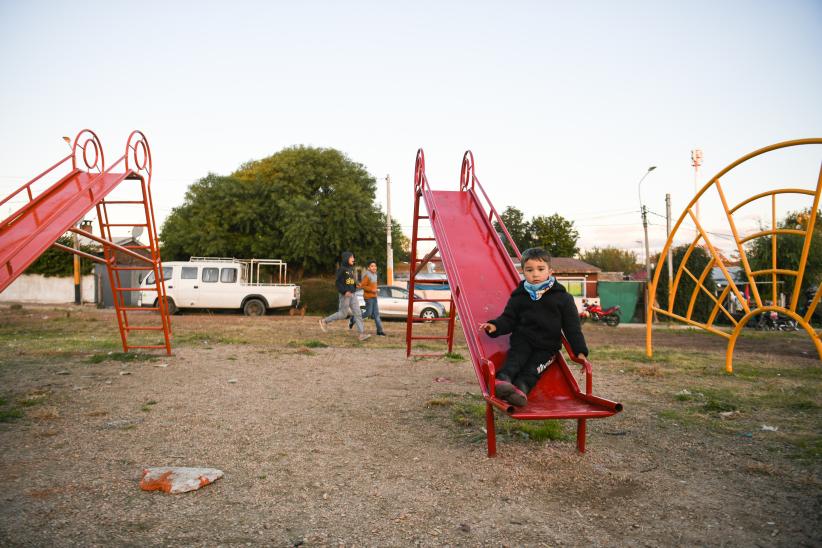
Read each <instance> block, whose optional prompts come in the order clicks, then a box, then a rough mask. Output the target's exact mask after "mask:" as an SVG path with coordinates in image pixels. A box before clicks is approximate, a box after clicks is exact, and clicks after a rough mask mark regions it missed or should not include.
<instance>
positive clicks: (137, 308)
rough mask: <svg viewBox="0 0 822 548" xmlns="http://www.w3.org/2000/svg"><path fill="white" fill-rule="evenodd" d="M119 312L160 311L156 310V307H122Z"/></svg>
mask: <svg viewBox="0 0 822 548" xmlns="http://www.w3.org/2000/svg"><path fill="white" fill-rule="evenodd" d="M120 310H123V311H125V312H151V311H158V310H160V309H159V308H157V307H149V308H143V307H141V306H124V307H121V308H120Z"/></svg>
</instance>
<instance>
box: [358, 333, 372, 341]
mask: <svg viewBox="0 0 822 548" xmlns="http://www.w3.org/2000/svg"><path fill="white" fill-rule="evenodd" d="M358 338H359V339H360V340H361V341H364V340H367V339H370V338H371V335H369V334H367V333H362V334H361V335H360V336H359V337H358Z"/></svg>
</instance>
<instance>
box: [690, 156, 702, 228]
mask: <svg viewBox="0 0 822 548" xmlns="http://www.w3.org/2000/svg"><path fill="white" fill-rule="evenodd" d="M691 165H692V166H694V196H696V193H697V190H699V187H698V186H697V185H698V177H699V166H701V165H702V149H699V148H695V149H693V150H692V151H691ZM696 220H697V221H699V220H700V218H699V200H697V202H696Z"/></svg>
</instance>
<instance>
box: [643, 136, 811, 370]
mask: <svg viewBox="0 0 822 548" xmlns="http://www.w3.org/2000/svg"><path fill="white" fill-rule="evenodd" d="M818 144H822V138H809V139H795V140H792V141H784V142H781V143H776V144H773V145H770V146H767V147H763V148H760V149H757V150H755V151H753V152H751V153H749V154H746V155H745V156H742V157H741V158H739V159H737V160H736V161H734V162H732V163H731V164H729V165H728V166H726V167H725V168H723V169H722V170H721V171H720V172H719V173H717V174H716V175H715V176H714V177H713V178H712V179H711V180H710V181H708V182H707V183H706V184H705V185H704V186H703V187H702V188H701V189H699V191H697V193H696V194H695V195H694V197H693V198H692V199H691V201H690V202H689V203H688V205H687V206H686V207H685V209H684V210H683V212H682V214H681V215H680V216H679V218H678V219H677V221H676V223H675V225H674V227H673V229H672V230H671V232H670V234H669V236H668V239H667V240H666V242H665V246H664V247H663V249H662V252H661V253H660V261H659V265H658V267H657V269H656V272H655V273H654V276H653V279H652V280H649V283H650V286H649V288H648V295H649V298H648V302H647V303H646V321H645V353H646V354H647V355H648V357H652V356H653V332H652V325H651V322H652V320H653V313H654V311H656V312H658V313H660V314H663V315H665V316H668V317H671V318H673V319H676V320H678V321H681V322H683V323H686V324H689V325H692V326H695V327H700V328H702V329H705V330H706V331H708V332H709V333H712V334H715V335H719V336H722V337H725V338H728V339H729V343H728V349H727V351H726V370H727V371H728V372H729V373H731V372H732V371H733V369H732V360H733V350H734V347H735V345H736V339H737V338H738V337H739V334H740V333H741V331H742V328H743V327H744V326H745V324H746V323H747V322H748V321H749V320H750V318H751V317H753V316H755V315H756V314H757V313H761V312H765V311H771V310H775V311H777V312H782V313H784V314H786V315H788V316H790V317H791V318H793V319H795V320H796V321H797V323H798V324H799V325H801V326H802V327H803V328H804V329H805V331H807V332H808V334H809V335H810V336H811V339H812V340H813V342H814V345H815V346H816V348H817V352H818V353H819V357H820V360H822V341H820V334H819V333H816V332H815V331H814V330H813V328H812V327H811V326H810V323H809V319H810V318H811V317H812V316H813V312H814V310H815V309H816V307H817V305H818V304H819V302H820V300H822V285H820V287H819V288H818V289H817V292H816V294H815V296H814V298H813V300H812V302H811V303H810V305H809V306H808V310H807V311H806V312H805V316H804V317H800V316H799V315H797V314H796V312H795V310H796V303H797V301H798V298H799V291H798V289H799V288H801V287H802V277H803V276H804V271H805V267H806V265H807V256H808V251H809V249H810V241H811V237H812V235H813V228H814V225H815V222H816V217H817V215H816V213H817V210H818V208H819V201H820V194H821V193H822V169H820V173H819V176H818V178H817V186H816V190H815V191H809V190H806V189H792V188H790V189H777V190H771V191H767V192H763V193H759V194H756V195H754V196H751V197H750V198H748V199H746V200H744V201H742V202H740V203H739V204H737V205H736V206H734V207H733V209H730V208H728V204H727V200H726V199H725V196H724V193H723V192H722V188H721V185H720V184H719V180H720V178H721V177H722V176H723V175H725V174H726V173H728V172H729V171H731V170H732V169H734V168H735V167H737V166H738V165H740V164H742V163H744V162H747V161H748V160H750V159H752V158H755V157H756V156H760V155H762V154H765V153H767V152H771V151H773V150H777V149H782V148H788V147H794V146H801V145H818ZM712 186H716V187H717V190H718V192H719V194H720V197H721V199H722V204H723V207H724V209H725V213H726V216H727V217H728V222H729V224H730V225H731V229H732V231H733V233H734V241H735V242H736V244H737V249H739V251H740V259H741V260H742V262H743V266H744V267H745V271H746V274H747V275H748V277H749V280H750V284H751V288H752V292H753V294H754V298H755V300H756V302H757V306H758V308H756V309H754V310H751V308H750V306H749V305H748V303H747V300H746V299H744V298H743V297H742V294H741V293H740V292H739V288H738V287H737V286H736V284H735V283H734V282H733V280H732V279H731V277H730V275H729V274H728V272H727V269H726V268H725V267H724V264H722V261H721V260H720V256H719V254H718V253H717V252H716V249H715V248H714V247H713V245H712V244H711V242H710V239H709V238H708V237H707V233H706V232H705V231H704V230H703V228H702V226H701V225H700V224H699V222H698V220H697V219H696V217H695V216H694V213H693V208H694V206H695V204H696V203H697V202H698V201H699V199H700V198H701V197H702V196H703V194H705V192H707V191H708V189H709V188H711V187H712ZM788 193H793V194H805V195H809V196H810V195H812V196H814V201H813V207H812V208H811V216H810V219H809V221H808V226H807V228H806V238H805V244H804V246H803V251H802V254H801V257H800V265H799V269H798V270H797V271H796V280H795V284H794V291H793V292H792V297H791V307H790V308H791V309H790V310H787V309H785V308H784V307H775V306H762V301H761V298H760V297H759V292H758V291H757V287H756V280H755V279H754V276H755V275H758V274H767V273H770V274H771V275H772V276H773V277H774V278H775V276H776V274H777V272H778V271H780V272H779V273H784V274H787V275H792V274H791V273H792V272H793V271H787V270H785V269H777V268H776V265H775V264H773V267H772V268H771V269H768V270H765V271H756V272H755V273H754V272H752V271H751V270H750V265H749V264H747V256H746V254H745V252H744V248H743V247H742V244H743V243H745V242H747V241H749V240H751V239H754V238H755V237H758V236H763V235H768V234H759V235H758V236H750V237H747V238H746V239H744V240H741V239H740V237H739V234H738V233H737V231H736V225H735V224H734V222H733V218H732V214H733V213H734V212H736V211H737V210H738V209H740V208H741V207H743V206H745V205H747V204H749V203H751V202H753V201H755V200H758V199H760V198H763V197H765V196H771V197H772V211H773V215H774V219H773V220H772V221H773V225H772V226H773V231H771V232H769V234H770V235H772V237H773V240H776V236H777V234H783V233H786V234H790V233H791V232H785V231H786V230H790V229H777V228H776V219H775V199H776V198H775V197H776V195H777V194H788ZM688 217H690V218H691V219H692V220H693V221H694V224H695V226H696V227H697V230H698V233H699V235H698V236H697V237H696V238H695V239H694V241H693V242H692V243H691V245H690V246H689V247H688V250H687V251H686V254H685V256H684V257H683V259H682V261H681V263H680V267H679V268H678V269H677V275H676V278H675V280H674V281H673V285H672V287H671V289H670V290H669V291H668V307H669V310H663V309H662V308H660V307H656V306H654V302H655V296H656V290H657V288H658V286H659V278H660V274H661V272H662V270H663V269H662V268H660V266H661V265H662V263H664V261H665V258H666V257H667V254H668V250H669V249H670V248H671V247H672V245H673V241H674V237H675V235H676V234H677V233H678V231H679V228H680V227H681V226H682V223H683V222H684V220H685V219H686V218H688ZM700 239H703V240H704V241H705V246H706V247H707V248H708V249H709V251H710V253H711V256H712V257H713V258H714V259H715V260H716V261H717V264H718V265H719V266H720V268H721V269H722V271H723V274H724V275H725V278H726V279H727V280H728V286H727V287H726V288H725V290H724V291H723V292H722V295H721V297H720V298H721V299H722V300H719V301H717V306H718V308H717V306H715V307H714V310H713V311H712V313H711V316H710V318H709V321H710V322H711V323H712V322H713V319H714V318H715V316H716V314H717V313H718V309H719V308H721V309H722V310H723V312H724V313H725V314H726V315H729V316H730V314H729V313H728V312H727V310H726V309H725V308H724V306H722V305H721V302H723V300H724V299H725V298H726V297H727V294H728V292H729V291H733V292H734V294H735V295H736V297H737V299H738V300H739V302H740V304H741V305H742V307H743V309H744V310H745V315H744V316H743V319H742V320H740V321H738V322H736V325H735V327H734V331H733V334H732V335H728V334H727V333H724V332H722V331H719V330H717V329H715V328H713V327H711V325H710V324H704V325H703V324H700V323H698V322H695V321H693V320H691V319H689V318H683V317H682V316H679V315H678V314H674V313H673V302H674V297H675V295H676V291H677V290H678V285H679V282H680V281H681V278H682V273H683V272H684V269H683V265H684V264H685V263H686V262H687V259H688V258H689V257H690V254H691V253H692V252H693V249H694V248H695V247H696V244H697V243H698V242H699V240H700ZM772 255H773V256H774V257H775V256H776V253H775V252H774V253H772ZM781 271H784V272H781ZM688 274H689V275H690V276H691V277H694V276H693V274H691V273H690V272H688ZM670 283H671V280H669V284H670ZM772 285H773V286H774V287H775V285H776V284H775V283H773V284H772Z"/></svg>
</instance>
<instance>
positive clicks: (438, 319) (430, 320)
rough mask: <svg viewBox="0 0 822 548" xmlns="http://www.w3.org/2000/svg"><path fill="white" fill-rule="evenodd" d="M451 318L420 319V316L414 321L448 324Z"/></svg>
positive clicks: (414, 318)
mask: <svg viewBox="0 0 822 548" xmlns="http://www.w3.org/2000/svg"><path fill="white" fill-rule="evenodd" d="M450 319H451V318H420V317H419V316H414V317H413V320H414V321H415V322H418V323H419V322H447V321H448V320H450Z"/></svg>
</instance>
